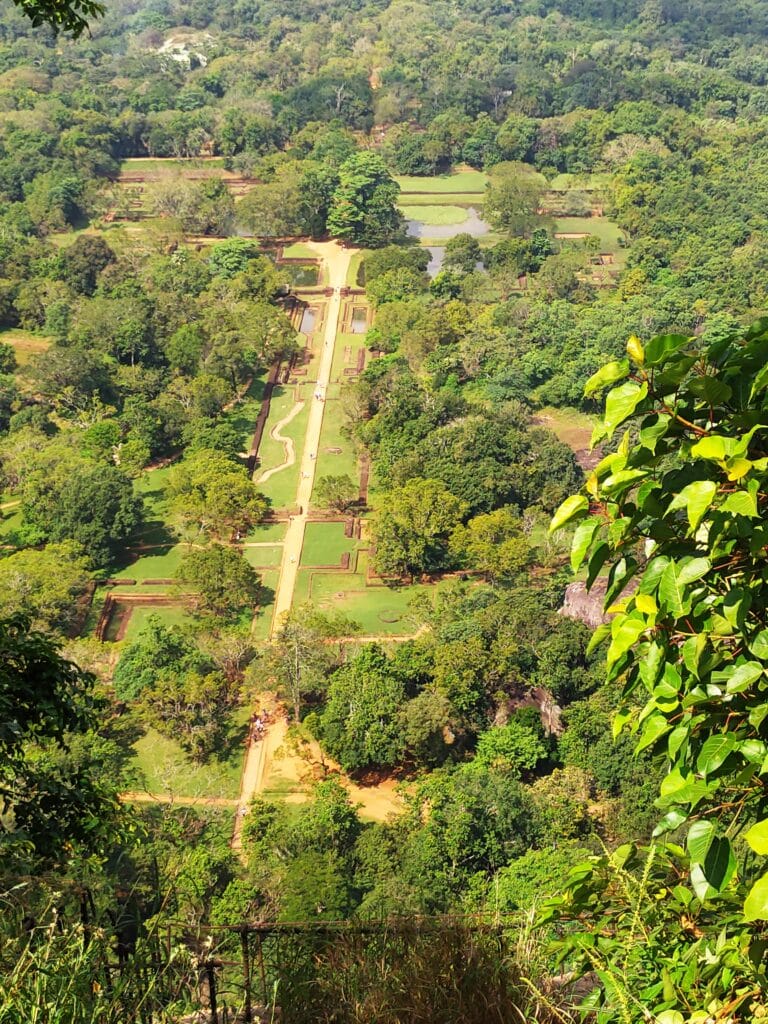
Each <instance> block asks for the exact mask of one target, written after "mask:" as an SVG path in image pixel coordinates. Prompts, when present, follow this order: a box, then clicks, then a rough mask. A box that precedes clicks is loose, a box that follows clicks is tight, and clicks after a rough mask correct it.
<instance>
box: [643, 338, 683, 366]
mask: <svg viewBox="0 0 768 1024" xmlns="http://www.w3.org/2000/svg"><path fill="white" fill-rule="evenodd" d="M690 340H691V339H690V338H689V337H687V335H685V334H657V335H656V337H655V338H651V340H650V341H649V342H648V344H647V345H646V346H645V361H646V363H647V364H648V365H649V366H659V365H660V364H661V363H663V362H665V360H666V359H667V357H668V356H670V355H672V353H673V352H677V351H678V349H681V348H682V347H683V345H687V344H688V342H689V341H690Z"/></svg>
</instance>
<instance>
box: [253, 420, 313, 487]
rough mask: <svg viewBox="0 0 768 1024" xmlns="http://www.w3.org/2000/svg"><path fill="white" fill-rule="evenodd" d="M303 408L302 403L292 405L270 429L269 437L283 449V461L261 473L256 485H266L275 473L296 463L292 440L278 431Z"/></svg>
mask: <svg viewBox="0 0 768 1024" xmlns="http://www.w3.org/2000/svg"><path fill="white" fill-rule="evenodd" d="M303 408H304V403H303V402H297V403H296V405H294V407H293V408H292V409H291V411H290V412H289V413H288V415H287V416H284V417H283V419H281V420H280V422H279V423H276V424H275V425H274V427H272V429H271V430H270V432H269V436H270V437H271V438H272V440H273V441H279V442H280V444H282V446H283V448H284V449H285V461H284V462H281V463H280V465H279V466H274V467H273V468H272V469H268V470H266V472H264V473H262V474H261V476H259V477H258V479H257V480H256V483H257V484H264V483H266V482H267V480H269V478H270V477H273V476H274V475H275V473H279V472H280V471H281V470H283V469H288V467H289V466H292V465H293V464H294V462H295V461H296V448H295V445H294V443H293V438H292V437H285V435H283V434H281V433H280V431H281V430H282V429H283V427H287V426H288V424H289V423H290V422H291V420H293V419H294V418H295V417H296V416H298V415H299V413H300V412H301V410H302V409H303Z"/></svg>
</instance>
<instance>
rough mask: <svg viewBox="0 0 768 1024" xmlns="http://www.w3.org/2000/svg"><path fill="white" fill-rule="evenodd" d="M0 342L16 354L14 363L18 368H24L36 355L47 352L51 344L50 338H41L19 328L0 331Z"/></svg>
mask: <svg viewBox="0 0 768 1024" xmlns="http://www.w3.org/2000/svg"><path fill="white" fill-rule="evenodd" d="M0 342H2V343H4V344H6V345H10V346H11V348H12V349H13V351H14V352H15V353H16V362H17V363H18V364H19V366H26V365H27V363H29V362H30V361H31V360H32V359H33V358H34V357H35V356H36V355H39V354H40V353H41V352H45V351H47V349H49V348H50V347H51V345H52V343H53V339H52V338H41V337H40V336H39V335H37V334H32V332H31V331H22V330H21V329H20V328H12V329H11V330H8V331H0Z"/></svg>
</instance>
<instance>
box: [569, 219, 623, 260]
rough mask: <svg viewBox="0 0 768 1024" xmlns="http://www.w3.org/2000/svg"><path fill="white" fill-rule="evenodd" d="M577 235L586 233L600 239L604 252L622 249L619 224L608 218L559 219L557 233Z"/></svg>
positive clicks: (614, 251)
mask: <svg viewBox="0 0 768 1024" xmlns="http://www.w3.org/2000/svg"><path fill="white" fill-rule="evenodd" d="M559 232H563V233H567V234H577V233H580V232H586V233H587V234H588V235H595V236H596V237H597V238H599V239H600V243H601V244H602V246H603V251H604V252H612V253H616V252H619V250H620V249H621V248H622V246H621V245H620V243H619V239H620V238H623V237H624V236H623V235H622V232H621V229H620V228H619V226H618V224H614V223H613V221H610V220H608V218H607V217H557V218H556V219H555V233H559Z"/></svg>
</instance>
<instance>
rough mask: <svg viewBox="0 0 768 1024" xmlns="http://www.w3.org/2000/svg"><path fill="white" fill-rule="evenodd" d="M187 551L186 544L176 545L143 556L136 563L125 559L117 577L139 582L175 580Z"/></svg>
mask: <svg viewBox="0 0 768 1024" xmlns="http://www.w3.org/2000/svg"><path fill="white" fill-rule="evenodd" d="M187 550H188V548H187V545H186V544H174V545H173V546H171V547H162V548H159V549H158V550H157V551H150V552H147V554H142V555H141V557H140V558H138V559H137V560H136V561H135V562H131V561H129V560H128V559H125V560H123V561H122V562H121V563H120V566H119V569H117V570H115V575H117V576H118V577H120V576H123V577H125V578H126V579H131V580H137V581H140V580H152V579H175V577H176V573H177V571H178V568H179V565H180V564H181V560H182V558H183V557H184V555H185V554H186V553H187ZM153 589H154V588H153Z"/></svg>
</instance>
